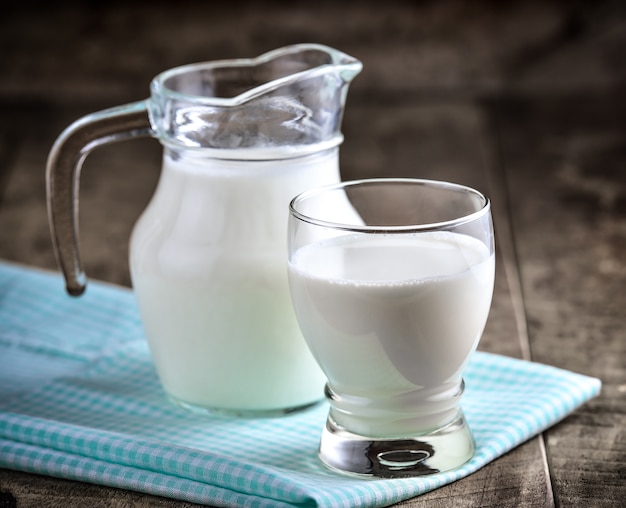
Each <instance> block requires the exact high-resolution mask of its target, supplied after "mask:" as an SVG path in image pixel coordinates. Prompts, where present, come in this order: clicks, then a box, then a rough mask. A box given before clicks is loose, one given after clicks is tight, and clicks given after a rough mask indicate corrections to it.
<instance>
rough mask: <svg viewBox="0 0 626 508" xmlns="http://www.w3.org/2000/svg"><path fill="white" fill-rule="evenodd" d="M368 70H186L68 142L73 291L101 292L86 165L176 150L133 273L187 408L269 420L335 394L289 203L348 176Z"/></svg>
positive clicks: (54, 160)
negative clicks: (352, 95) (141, 140)
mask: <svg viewBox="0 0 626 508" xmlns="http://www.w3.org/2000/svg"><path fill="white" fill-rule="evenodd" d="M360 70H361V63H360V62H359V61H358V60H356V59H354V58H352V57H350V56H348V55H346V54H344V53H342V52H340V51H337V50H335V49H332V48H329V47H326V46H322V45H317V44H300V45H294V46H288V47H285V48H281V49H278V50H275V51H272V52H269V53H266V54H264V55H261V56H260V57H258V58H253V59H237V60H223V61H216V62H205V63H198V64H192V65H187V66H182V67H178V68H175V69H171V70H168V71H165V72H163V73H162V74H160V75H159V76H157V77H156V78H154V80H153V81H152V84H151V96H150V98H149V99H146V100H144V101H139V102H136V103H132V104H128V105H124V106H120V107H117V108H112V109H109V110H105V111H101V112H98V113H94V114H91V115H88V116H86V117H84V118H82V119H80V120H78V121H77V122H75V123H74V124H72V125H71V126H69V127H68V128H67V129H66V130H65V131H64V132H63V133H62V134H61V135H60V137H59V139H58V140H57V141H56V143H55V145H54V146H53V147H52V150H51V152H50V155H49V158H48V166H47V173H46V178H47V190H48V211H49V218H50V226H51V230H52V236H53V243H54V246H55V251H56V253H57V259H58V261H59V265H60V267H61V269H62V270H63V273H64V275H65V278H66V283H67V290H68V292H69V293H70V294H73V295H79V294H81V293H82V292H83V291H84V289H85V284H86V280H85V275H84V273H83V270H82V266H81V261H80V256H79V243H78V227H77V225H78V216H77V214H78V195H79V191H78V184H79V174H80V167H81V165H82V162H83V160H84V158H85V156H86V155H87V154H88V153H89V152H90V151H91V150H92V149H94V148H96V147H98V146H100V145H103V144H105V143H109V142H113V141H118V140H122V139H127V138H132V137H137V136H152V137H154V138H157V139H158V140H159V141H160V142H161V144H162V145H163V147H164V150H163V167H162V173H161V177H160V180H159V184H158V186H157V189H156V191H155V194H154V196H153V198H152V200H151V202H150V204H149V205H148V207H147V209H146V210H145V211H144V213H143V214H142V216H141V218H140V219H139V221H138V222H137V224H136V225H135V228H134V230H133V234H132V238H131V242H130V271H131V276H132V281H133V287H134V289H135V292H136V295H137V300H138V304H139V309H140V312H141V317H142V320H143V324H144V327H145V330H146V335H147V338H148V342H149V344H150V350H151V353H152V356H153V359H154V361H155V365H156V368H157V372H158V374H159V376H160V379H161V382H162V383H163V386H164V388H165V391H166V392H167V393H168V395H169V397H170V398H171V399H172V400H174V401H175V402H176V403H178V404H180V405H181V406H184V407H186V408H190V409H194V410H198V411H216V412H225V413H229V414H240V415H248V414H250V415H255V416H256V415H267V414H282V413H285V412H289V411H292V410H294V409H298V408H301V407H306V406H307V405H310V404H312V403H314V402H316V401H317V400H320V399H322V398H323V384H324V377H323V374H322V373H321V372H320V370H319V368H318V367H317V364H316V363H315V361H314V360H313V358H312V357H311V354H310V352H309V350H308V348H307V347H306V344H305V343H304V340H303V339H302V336H301V334H300V331H299V328H298V325H297V322H296V320H295V316H294V314H293V309H292V306H291V303H290V300H289V289H288V283H287V275H286V273H285V269H284V265H285V258H286V234H287V217H288V213H287V206H288V203H289V201H290V200H291V198H292V197H293V196H294V195H296V194H297V193H299V192H302V191H304V190H305V189H307V188H310V187H312V186H318V185H325V184H330V183H336V182H338V181H339V163H338V157H339V155H338V154H339V145H340V144H341V142H342V140H343V137H342V134H341V120H342V117H343V111H344V106H345V100H346V95H347V91H348V86H349V84H350V82H351V80H352V79H353V78H354V77H355V76H356V75H357V74H358V73H359V72H360Z"/></svg>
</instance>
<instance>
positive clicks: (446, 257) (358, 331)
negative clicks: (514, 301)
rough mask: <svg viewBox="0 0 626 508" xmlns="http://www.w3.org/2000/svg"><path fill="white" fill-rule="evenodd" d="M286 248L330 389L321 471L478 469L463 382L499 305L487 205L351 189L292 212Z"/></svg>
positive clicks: (452, 193) (325, 190) (337, 188)
mask: <svg viewBox="0 0 626 508" xmlns="http://www.w3.org/2000/svg"><path fill="white" fill-rule="evenodd" d="M288 239H289V246H288V251H289V283H290V288H291V298H292V302H293V305H294V308H295V312H296V316H297V318H298V322H299V325H300V328H301V329H302V332H303V335H304V337H305V339H306V341H307V343H308V346H309V348H310V349H311V351H312V353H313V356H314V357H315V359H316V360H317V362H318V363H319V365H320V366H321V368H322V370H323V371H324V373H325V375H326V377H327V384H326V397H327V399H328V401H329V403H330V411H329V415H328V419H327V422H326V426H325V427H324V429H323V432H322V438H321V443H320V452H319V454H320V458H321V460H322V461H323V462H324V463H325V464H326V465H327V466H328V467H330V468H331V469H335V470H338V471H341V472H344V473H349V474H354V475H363V476H375V477H405V476H420V475H427V474H432V473H436V472H440V471H447V470H450V469H454V468H456V467H458V466H460V465H462V464H463V463H465V462H466V461H467V460H469V458H470V457H471V456H472V454H473V451H474V445H473V440H472V437H471V433H470V430H469V428H468V426H467V424H466V421H465V419H464V416H463V411H462V409H461V406H460V400H461V396H462V394H463V390H464V383H463V378H462V373H463V368H464V367H465V365H466V364H467V361H468V360H469V358H470V355H471V354H472V352H473V351H474V350H475V349H476V347H477V345H478V341H479V339H480V336H481V334H482V332H483V329H484V326H485V324H486V321H487V316H488V313H489V308H490V305H491V298H492V294H493V285H494V272H495V260H494V237H493V226H492V221H491V213H490V203H489V200H488V199H487V198H486V197H485V196H483V195H482V194H481V193H479V192H478V191H475V190H473V189H470V188H468V187H464V186H460V185H455V184H452V183H446V182H436V181H428V180H415V179H372V180H361V181H355V182H344V183H341V184H335V185H331V186H325V187H322V188H318V189H314V190H310V191H307V192H305V193H303V194H301V195H299V196H298V197H296V198H295V199H294V200H293V201H292V202H291V205H290V218H289V235H288Z"/></svg>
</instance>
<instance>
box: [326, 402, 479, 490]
mask: <svg viewBox="0 0 626 508" xmlns="http://www.w3.org/2000/svg"><path fill="white" fill-rule="evenodd" d="M473 454H474V440H473V438H472V435H471V433H470V430H469V427H468V426H467V423H466V421H465V418H464V416H463V412H462V411H459V414H458V416H457V418H456V419H455V420H454V421H453V422H452V423H449V424H448V425H446V426H445V427H443V428H441V429H438V430H436V431H434V432H430V433H428V434H423V435H419V436H416V437H405V438H391V439H385V438H371V437H366V436H359V435H357V434H353V433H351V432H348V431H346V430H345V429H342V428H340V427H339V426H338V425H337V424H336V423H335V422H334V421H333V419H332V418H331V417H330V416H329V418H328V419H327V421H326V426H325V427H324V430H323V432H322V439H321V443H320V450H319V457H320V459H321V460H322V462H323V463H324V464H325V465H326V466H327V467H329V468H330V469H332V470H334V471H338V472H341V473H345V474H349V475H354V476H361V477H363V476H366V477H377V478H406V477H413V476H425V475H431V474H435V473H441V472H443V471H450V470H452V469H456V468H458V467H460V466H462V465H463V464H465V463H466V462H467V461H468V460H469V459H470V458H471V457H472V455H473Z"/></svg>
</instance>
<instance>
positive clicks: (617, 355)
mask: <svg viewBox="0 0 626 508" xmlns="http://www.w3.org/2000/svg"><path fill="white" fill-rule="evenodd" d="M497 109H498V112H499V124H500V129H499V132H500V133H501V140H502V150H503V154H504V158H505V160H506V175H507V179H508V181H509V189H510V194H511V200H512V210H513V227H514V229H515V235H516V243H517V248H518V254H519V258H520V264H521V273H522V281H523V289H524V294H525V297H526V300H525V301H526V309H527V313H528V318H529V332H530V338H531V348H532V353H533V357H534V359H535V360H537V361H540V362H545V363H548V364H553V365H556V366H559V367H563V368H566V369H570V370H573V371H577V372H580V373H583V374H587V375H591V376H595V377H599V378H600V379H601V380H602V381H603V384H604V386H603V390H602V393H601V395H600V397H599V398H597V399H595V400H593V401H591V402H590V403H588V404H586V405H585V406H584V407H583V408H581V409H580V410H578V411H577V412H575V413H574V414H573V415H572V416H570V417H568V418H566V419H565V420H564V421H563V422H562V423H560V424H559V425H557V426H555V427H554V428H552V429H550V430H549V431H548V432H547V433H546V434H547V451H548V455H549V457H550V463H551V465H552V475H553V481H554V489H555V494H556V497H557V500H558V502H559V503H560V504H562V505H563V506H579V505H586V506H623V503H624V500H625V499H626V413H625V412H624V408H625V407H626V404H625V403H624V402H625V395H626V385H625V384H624V380H625V379H626V332H625V328H624V324H625V317H626V311H625V309H626V292H625V291H624V287H625V285H626V261H625V259H626V258H625V257H624V250H625V247H626V229H624V224H626V222H625V220H626V206H625V205H626V171H624V165H623V161H624V158H625V155H626V151H625V145H624V139H626V124H624V118H625V115H626V107H625V105H624V101H623V98H622V96H621V93H619V92H618V91H615V92H613V93H610V92H608V93H607V92H606V91H603V92H602V93H585V94H583V95H580V94H575V95H571V96H566V95H561V96H559V97H550V96H547V97H541V98H519V99H510V100H508V101H503V102H501V103H500V104H499V105H498V106H497ZM530 147H532V149H530Z"/></svg>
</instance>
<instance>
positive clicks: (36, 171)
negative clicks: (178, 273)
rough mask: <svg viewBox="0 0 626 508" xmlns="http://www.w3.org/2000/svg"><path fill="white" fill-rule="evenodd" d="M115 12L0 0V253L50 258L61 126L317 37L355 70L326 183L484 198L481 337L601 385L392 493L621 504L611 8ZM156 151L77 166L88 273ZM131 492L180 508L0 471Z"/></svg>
mask: <svg viewBox="0 0 626 508" xmlns="http://www.w3.org/2000/svg"><path fill="white" fill-rule="evenodd" d="M89 3H91V2H89ZM51 4H52V3H51ZM85 4H88V3H85ZM128 4H129V5H125V4H123V3H122V2H119V3H118V2H111V3H107V2H102V3H100V2H98V3H93V5H92V6H91V7H90V8H88V7H86V6H82V7H79V6H73V5H72V4H66V3H64V2H56V3H54V5H50V6H39V7H37V9H36V10H31V9H29V8H27V6H24V5H20V4H19V3H11V6H8V5H4V4H3V6H2V7H0V47H1V48H2V50H1V52H0V63H1V65H0V119H1V120H2V121H1V122H0V257H1V258H4V259H8V260H13V261H18V262H21V263H26V264H29V265H33V266H39V267H44V268H51V269H55V268H56V267H55V262H54V257H53V253H52V250H51V245H50V240H49V233H48V225H47V218H46V208H45V188H44V181H43V178H44V176H43V175H44V166H45V160H46V155H47V152H48V150H49V149H50V146H51V145H52V143H53V141H54V139H55V137H56V136H57V135H58V134H59V132H60V131H61V129H62V128H63V127H64V126H66V125H67V124H68V123H70V122H71V121H72V120H74V119H75V118H77V117H79V116H82V115H83V114H86V113H89V112H92V111H96V110H98V109H102V108H105V107H109V106H113V105H117V104H121V103H125V102H131V101H134V100H138V99H141V98H144V97H146V96H147V95H148V83H149V81H150V79H151V78H152V77H153V76H154V75H156V74H157V73H158V72H160V71H161V70H164V69H166V68H169V67H172V66H175V65H179V64H183V63H190V62H194V61H201V60H212V59H218V58H231V57H244V56H255V55H257V54H260V53H262V52H264V51H266V50H269V49H274V48H277V47H280V46H282V45H285V44H290V43H295V42H321V43H325V44H328V45H331V46H334V47H337V48H339V49H342V50H343V51H346V52H347V53H350V54H352V55H354V56H356V57H357V58H359V59H361V60H362V61H363V62H364V66H365V70H364V71H363V73H362V75H361V76H359V77H358V78H357V79H356V80H355V82H354V84H353V86H352V88H351V90H350V94H349V98H348V107H347V111H346V115H345V118H344V133H345V136H346V140H345V143H344V145H343V147H342V152H341V157H342V174H343V177H344V179H352V178H357V177H373V176H413V177H425V178H437V179H447V180H452V181H457V182H460V183H465V184H469V185H472V186H475V187H478V188H479V189H481V190H484V191H485V192H487V193H488V194H489V195H490V197H491V199H492V201H493V206H494V212H495V223H496V231H497V232H496V235H497V246H498V254H499V257H498V269H497V281H496V290H495V296H494V302H493V307H492V311H491V314H490V319H489V323H488V326H487V329H486V331H485V334H484V337H483V340H482V342H481V345H480V348H481V349H483V350H486V351H491V352H496V353H501V354H505V355H510V356H514V357H519V358H526V359H532V360H534V361H538V362H542V363H547V364H551V365H555V366H558V367H562V368H565V369H569V370H573V371H576V372H580V373H583V374H587V375H590V376H595V377H599V378H601V380H602V382H603V389H602V393H601V395H600V396H599V397H598V398H596V399H594V400H592V401H591V402H589V403H588V404H586V405H585V406H584V407H582V408H581V409H579V410H578V411H576V412H575V413H574V414H572V415H571V416H569V417H567V418H566V419H565V420H563V421H562V422H560V423H559V424H557V425H555V426H554V427H553V428H551V429H549V430H548V431H547V432H545V433H544V434H543V435H541V436H539V437H536V438H534V439H531V440H530V441H529V442H527V443H525V444H523V445H522V446H520V447H518V448H517V449H515V450H513V451H512V452H510V453H508V454H507V455H505V456H503V457H502V458H500V459H498V460H497V461H495V462H493V463H491V464H489V465H488V466H486V467H485V468H483V469H481V470H480V471H478V472H477V473H475V474H473V475H471V476H469V477H467V478H465V479H463V480H461V481H459V482H456V483H454V484H452V485H449V486H446V487H444V488H441V489H438V490H436V491H433V492H431V493H429V494H427V495H424V496H421V497H418V498H416V499H412V500H409V501H406V502H404V503H402V506H406V507H409V506H410V507H418V506H434V507H438V506H442V507H443V506H446V507H447V506H463V507H469V506H472V507H473V506H493V507H496V506H497V507H502V506H524V507H530V506H553V505H557V506H594V507H596V506H603V507H609V506H614V507H617V506H625V505H626V369H625V362H626V320H625V317H626V290H625V289H624V288H625V287H626V167H625V165H624V164H625V163H624V161H625V160H626V121H625V118H626V100H625V98H624V97H625V92H626V86H625V85H626V65H625V64H626V57H625V55H626V11H625V8H624V7H623V5H624V4H623V3H621V2H617V1H614V2H611V1H600V2H594V3H585V4H580V5H579V4H577V3H572V4H569V3H567V2H561V3H559V2H556V3H553V2H545V3H539V2H532V3H528V2H521V1H514V2H507V3H504V2H503V3H499V2H481V1H478V2H461V1H451V0H450V1H440V2H428V3H423V4H418V3H417V2H392V1H388V2H343V3H340V2H336V3H333V2H309V3H304V2H295V3H294V5H292V6H291V7H289V8H286V7H281V6H280V5H279V4H277V3H274V2H249V3H244V4H238V5H233V6H232V7H231V6H230V4H229V3H228V2H224V5H222V6H219V7H215V6H213V7H211V3H210V2H190V1H180V2H150V3H143V2H132V3H131V2H128ZM414 4H415V5H414ZM160 154H161V152H160V147H159V145H158V143H157V142H156V141H153V140H146V139H144V140H139V141H134V142H130V143H122V144H118V145H115V146H110V147H106V148H102V149H100V150H99V151H96V152H95V153H94V154H93V155H92V156H90V157H89V158H88V159H87V161H86V163H85V166H84V171H83V176H82V187H81V242H82V254H83V259H84V262H85V266H86V270H87V273H88V275H89V276H90V277H91V278H94V279H102V280H108V281H111V282H116V283H119V284H123V285H129V284H130V281H129V275H128V268H127V265H126V258H127V240H128V235H129V232H130V229H131V227H132V224H133V223H134V221H135V219H136V218H137V216H138V215H139V213H140V212H141V210H142V209H143V208H144V206H145V204H146V203H147V201H148V199H149V197H150V195H151V193H152V190H153V189H154V186H155V184H156V182H157V178H158V175H159V169H160ZM16 503H17V504H16ZM131 504H132V505H133V506H172V507H173V506H191V505H189V504H188V503H183V502H176V501H173V500H169V499H162V498H157V497H150V496H146V495H142V494H138V493H134V492H125V491H120V490H116V489H112V488H105V487H100V486H95V485H88V484H81V483H77V482H71V481H66V480H60V479H53V478H47V477H40V476H36V475H31V474H24V473H20V472H14V471H8V470H0V505H1V506H6V507H11V506H20V507H21V506H38V507H52V506H65V505H67V506H70V505H72V506H128V505H131Z"/></svg>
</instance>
